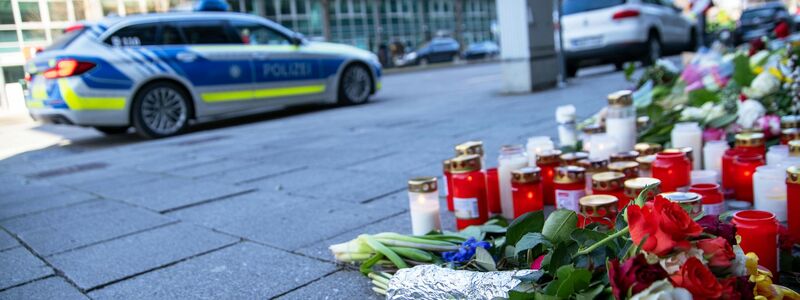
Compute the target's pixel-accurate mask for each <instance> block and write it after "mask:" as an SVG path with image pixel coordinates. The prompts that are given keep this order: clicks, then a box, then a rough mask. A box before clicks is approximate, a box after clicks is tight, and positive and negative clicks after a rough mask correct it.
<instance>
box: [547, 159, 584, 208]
mask: <svg viewBox="0 0 800 300" xmlns="http://www.w3.org/2000/svg"><path fill="white" fill-rule="evenodd" d="M553 182H554V183H555V185H554V187H555V196H556V199H555V200H556V208H557V209H568V210H571V211H574V212H580V207H579V205H578V200H580V199H581V198H582V197H583V196H586V170H585V169H584V168H581V167H576V166H565V167H558V168H556V177H555V178H554V179H553Z"/></svg>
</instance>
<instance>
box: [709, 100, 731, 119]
mask: <svg viewBox="0 0 800 300" xmlns="http://www.w3.org/2000/svg"><path fill="white" fill-rule="evenodd" d="M726 113H727V112H726V111H725V106H724V105H722V104H717V105H712V106H711V109H709V110H708V114H707V115H706V122H709V121H711V120H714V119H716V118H719V117H722V116H724V115H725V114H726Z"/></svg>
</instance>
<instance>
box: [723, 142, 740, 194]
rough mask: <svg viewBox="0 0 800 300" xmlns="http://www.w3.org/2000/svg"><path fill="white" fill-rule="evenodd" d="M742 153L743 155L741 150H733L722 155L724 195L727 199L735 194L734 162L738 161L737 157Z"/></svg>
mask: <svg viewBox="0 0 800 300" xmlns="http://www.w3.org/2000/svg"><path fill="white" fill-rule="evenodd" d="M740 153H743V151H742V150H741V149H738V148H732V149H728V150H725V153H723V154H722V194H723V195H725V197H726V198H730V197H732V196H733V194H734V192H733V186H734V181H733V178H734V172H733V160H734V159H736V156H737V155H739V154H740Z"/></svg>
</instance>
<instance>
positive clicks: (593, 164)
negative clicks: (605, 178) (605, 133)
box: [576, 159, 608, 191]
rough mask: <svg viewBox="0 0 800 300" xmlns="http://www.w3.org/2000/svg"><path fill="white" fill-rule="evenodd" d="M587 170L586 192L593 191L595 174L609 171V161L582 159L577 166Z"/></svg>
mask: <svg viewBox="0 0 800 300" xmlns="http://www.w3.org/2000/svg"><path fill="white" fill-rule="evenodd" d="M576 165H577V166H579V167H581V168H583V169H584V170H586V174H585V176H586V190H587V191H591V190H592V176H593V175H594V174H597V173H600V172H605V171H608V160H605V159H581V160H579V161H578V163H577V164H576Z"/></svg>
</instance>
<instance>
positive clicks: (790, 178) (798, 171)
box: [786, 166, 800, 184]
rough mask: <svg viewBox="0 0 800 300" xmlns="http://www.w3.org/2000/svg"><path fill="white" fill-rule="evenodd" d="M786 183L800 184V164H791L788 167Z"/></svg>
mask: <svg viewBox="0 0 800 300" xmlns="http://www.w3.org/2000/svg"><path fill="white" fill-rule="evenodd" d="M786 183H794V184H800V166H791V167H789V168H787V169H786Z"/></svg>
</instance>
